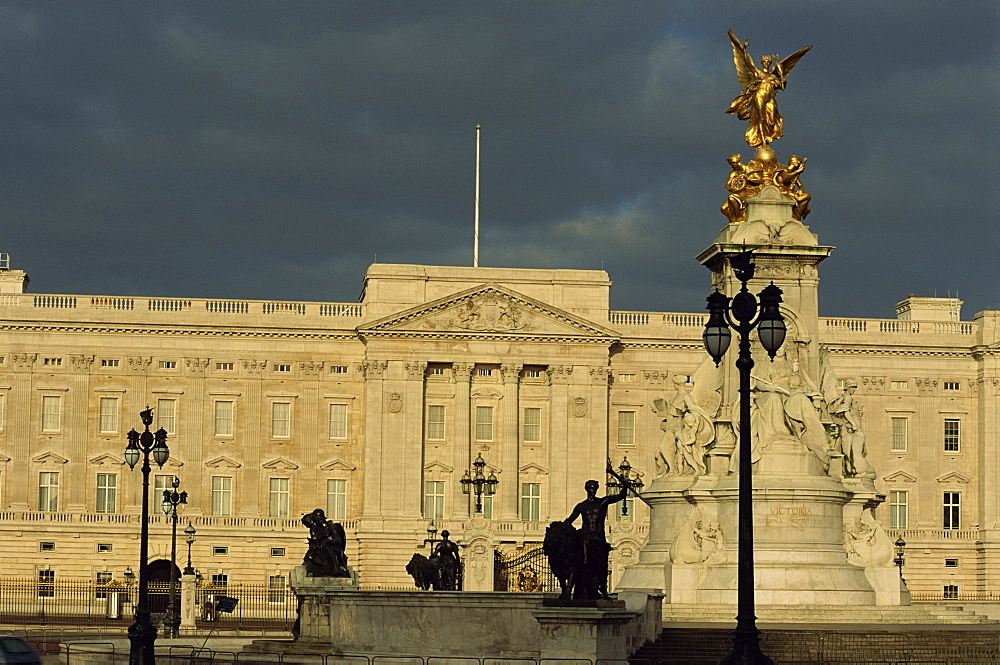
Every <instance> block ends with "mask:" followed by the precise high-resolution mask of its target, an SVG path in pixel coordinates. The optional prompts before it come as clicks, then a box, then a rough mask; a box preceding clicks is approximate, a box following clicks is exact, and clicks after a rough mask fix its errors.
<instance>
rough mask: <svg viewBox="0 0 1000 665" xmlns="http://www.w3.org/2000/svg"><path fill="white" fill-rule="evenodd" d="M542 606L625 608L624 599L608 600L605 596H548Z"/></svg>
mask: <svg viewBox="0 0 1000 665" xmlns="http://www.w3.org/2000/svg"><path fill="white" fill-rule="evenodd" d="M542 607H596V608H599V609H623V608H624V607H625V601H624V600H606V599H604V598H581V599H579V600H574V599H572V598H569V599H566V598H546V599H544V600H543V601H542Z"/></svg>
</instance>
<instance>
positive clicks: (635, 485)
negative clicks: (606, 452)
mask: <svg viewBox="0 0 1000 665" xmlns="http://www.w3.org/2000/svg"><path fill="white" fill-rule="evenodd" d="M608 469H611V460H610V459H609V460H608ZM609 473H610V471H609ZM618 475H619V476H620V477H621V478H623V479H624V480H625V482H626V483H628V486H629V489H632V490H634V492H635V493H638V490H640V489H642V486H643V485H644V484H645V483H643V482H642V479H641V478H639V474H638V473H634V474H633V472H632V465H631V464H629V463H628V457H627V456H626V457H622V463H621V464H619V465H618ZM605 485H607V486H608V489H612V490H616V489H618V488H620V487H621V486H622V484H621V483H620V482H619V481H618V478H615V477H614V476H612V477H611V480H608V481H607V482H606V483H605ZM640 498H641V497H640ZM622 515H628V503H627V502H625V501H622Z"/></svg>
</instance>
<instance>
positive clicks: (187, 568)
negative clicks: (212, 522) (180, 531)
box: [184, 520, 197, 575]
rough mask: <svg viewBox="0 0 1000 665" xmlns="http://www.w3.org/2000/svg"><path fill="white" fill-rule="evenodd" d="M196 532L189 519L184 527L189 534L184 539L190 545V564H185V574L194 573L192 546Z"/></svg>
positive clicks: (186, 533) (185, 533)
mask: <svg viewBox="0 0 1000 665" xmlns="http://www.w3.org/2000/svg"><path fill="white" fill-rule="evenodd" d="M196 533H197V531H195V530H194V527H193V526H191V520H188V525H187V527H186V528H185V529H184V535H185V536H187V537H186V538H185V539H184V540H185V541H186V542H187V546H188V565H186V566H184V574H185V575H194V568H193V567H192V566H191V546H192V545H194V534H196Z"/></svg>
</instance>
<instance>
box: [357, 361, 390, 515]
mask: <svg viewBox="0 0 1000 665" xmlns="http://www.w3.org/2000/svg"><path fill="white" fill-rule="evenodd" d="M388 365H389V363H387V362H386V361H384V360H366V361H364V362H361V363H358V371H359V372H360V373H361V375H362V376H364V379H365V416H364V417H365V445H364V452H365V465H364V476H365V480H364V483H365V493H364V497H365V504H364V508H363V509H362V519H379V520H380V519H382V463H383V457H382V409H383V408H385V407H384V402H385V398H384V395H383V393H384V386H383V382H384V378H385V370H386V367H388Z"/></svg>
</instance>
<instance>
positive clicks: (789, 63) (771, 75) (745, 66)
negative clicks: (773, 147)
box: [726, 30, 812, 148]
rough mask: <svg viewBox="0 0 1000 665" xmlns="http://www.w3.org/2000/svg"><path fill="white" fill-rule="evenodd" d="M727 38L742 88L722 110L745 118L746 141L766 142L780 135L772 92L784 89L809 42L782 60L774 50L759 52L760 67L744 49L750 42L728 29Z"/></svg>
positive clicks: (764, 144) (779, 118)
mask: <svg viewBox="0 0 1000 665" xmlns="http://www.w3.org/2000/svg"><path fill="white" fill-rule="evenodd" d="M729 41H731V42H732V43H733V61H734V62H735V63H736V77H737V78H738V79H739V81H740V85H742V86H743V92H741V93H740V95H739V96H738V97H737V98H736V99H734V100H733V103H732V104H730V105H729V108H728V109H726V113H735V114H736V117H738V118H739V119H740V120H748V121H749V124H748V125H747V131H746V140H747V143H748V144H750V145H751V146H752V147H755V148H756V147H758V146H762V145H763V146H766V145H767V144H769V143H770V142H771V141H774V140H776V139H780V138H781V137H782V136H783V133H782V131H781V125H782V120H781V114H780V113H778V102H777V101H776V100H775V95H777V93H778V91H779V90H784V88H785V81H786V80H787V77H788V74H789V73H790V72H791V71H792V68H793V67H794V66H795V63H797V62H798V61H799V60H800V59H801V58H802V56H804V55H805V54H806V52H807V51H808V50H809V49H811V48H812V46H811V45H810V46H806V47H805V48H802V49H799V50H798V51H796V52H795V53H793V54H791V55H790V56H788V57H787V58H785V59H784V60H778V55H777V54H775V55H774V56H773V57H772V56H770V55H764V56H761V58H760V64H761V68H760V69H757V66H756V65H754V62H753V58H751V57H750V54H748V53H747V47H748V46H749V45H750V42H749V41H747V42H742V43H741V42H740V40H739V39H737V38H736V35H735V34H733V31H732V30H730V31H729Z"/></svg>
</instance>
